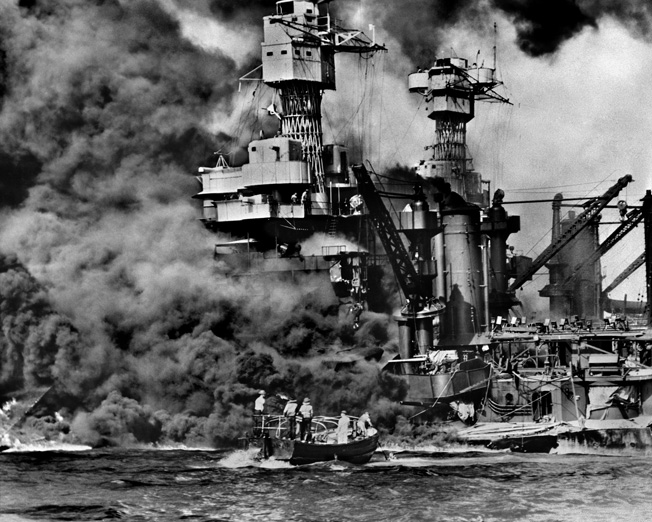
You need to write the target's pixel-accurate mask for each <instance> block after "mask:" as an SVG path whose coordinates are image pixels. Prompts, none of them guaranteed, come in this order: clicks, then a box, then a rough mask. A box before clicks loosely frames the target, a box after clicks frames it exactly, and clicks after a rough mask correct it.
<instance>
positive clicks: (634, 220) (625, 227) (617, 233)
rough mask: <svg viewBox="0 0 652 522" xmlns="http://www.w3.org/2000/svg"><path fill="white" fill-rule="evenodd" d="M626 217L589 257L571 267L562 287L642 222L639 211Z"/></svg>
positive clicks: (636, 210)
mask: <svg viewBox="0 0 652 522" xmlns="http://www.w3.org/2000/svg"><path fill="white" fill-rule="evenodd" d="M628 217H629V219H628V220H627V221H625V222H623V223H621V225H620V226H619V227H618V228H617V229H616V230H614V231H613V232H612V233H611V235H610V236H609V237H608V238H607V239H605V240H604V241H603V242H602V243H600V246H599V247H598V248H596V249H595V250H594V251H593V252H592V253H591V255H589V256H588V257H587V258H586V259H584V260H583V261H582V262H581V263H578V264H577V265H575V267H573V272H572V274H571V275H569V276H568V277H567V278H566V279H565V280H564V281H563V282H562V283H561V286H562V287H566V286H567V285H569V284H570V283H571V282H572V281H573V279H575V278H576V277H577V274H579V273H580V272H581V270H582V269H583V268H585V267H587V266H590V265H592V264H593V263H595V262H596V261H597V260H598V259H600V258H601V257H602V256H603V255H604V254H606V253H607V252H608V251H609V250H611V248H612V247H613V246H615V245H616V243H618V241H620V240H621V239H622V238H623V237H625V236H626V235H627V234H628V233H629V232H631V231H632V230H634V228H636V226H637V225H638V224H639V223H640V222H641V221H643V212H642V211H641V210H640V209H638V208H635V209H633V210H632V211H631V212H630V213H629V216H628ZM639 266H640V265H639ZM637 268H638V267H637ZM628 275H629V274H628Z"/></svg>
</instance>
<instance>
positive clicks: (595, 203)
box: [509, 174, 632, 292]
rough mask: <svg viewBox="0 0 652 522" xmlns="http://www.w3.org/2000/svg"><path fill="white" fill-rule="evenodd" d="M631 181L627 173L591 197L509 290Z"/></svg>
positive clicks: (546, 260)
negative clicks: (586, 204) (602, 191)
mask: <svg viewBox="0 0 652 522" xmlns="http://www.w3.org/2000/svg"><path fill="white" fill-rule="evenodd" d="M630 181H632V176H630V175H629V174H628V175H627V176H623V177H622V178H620V179H619V180H618V182H617V183H616V184H615V185H613V186H612V187H610V188H609V189H608V190H607V191H606V192H605V193H604V194H603V195H602V196H600V197H598V198H595V199H593V200H592V201H591V202H590V203H589V205H588V207H587V208H586V210H585V211H584V212H582V213H581V214H580V215H579V216H577V218H575V220H574V221H573V222H572V224H571V225H570V226H569V227H568V229H567V230H566V231H565V232H564V233H563V234H561V235H560V236H559V238H558V239H557V240H556V241H555V242H553V243H550V245H548V247H547V248H546V249H545V250H544V251H543V252H541V254H540V255H539V257H537V258H536V259H535V260H534V261H533V262H532V266H531V267H530V269H529V270H527V271H526V272H524V273H523V274H521V275H519V276H518V277H517V278H516V280H515V281H514V282H513V283H512V284H511V285H510V287H509V291H511V292H513V291H515V290H518V289H519V288H520V287H522V286H523V284H524V283H525V282H526V281H528V280H529V279H530V278H531V277H532V276H533V275H534V274H535V273H536V272H537V271H538V270H539V269H540V268H541V267H542V266H544V265H545V264H546V263H547V262H548V261H550V260H551V259H552V257H553V256H555V255H556V254H557V253H558V252H559V251H560V250H561V249H562V248H564V247H565V246H566V245H567V244H568V243H569V242H570V240H571V239H573V238H574V237H575V236H577V234H579V233H580V232H581V231H582V230H583V229H584V228H585V227H586V226H587V225H588V224H589V223H590V222H591V221H592V220H593V219H595V218H596V217H597V215H598V214H599V213H600V212H601V211H602V209H604V207H606V206H607V205H608V204H609V202H610V201H611V200H612V199H613V198H615V197H616V196H617V195H618V193H619V192H620V191H621V190H622V189H623V188H625V187H626V186H627V185H628V184H629V182H630Z"/></svg>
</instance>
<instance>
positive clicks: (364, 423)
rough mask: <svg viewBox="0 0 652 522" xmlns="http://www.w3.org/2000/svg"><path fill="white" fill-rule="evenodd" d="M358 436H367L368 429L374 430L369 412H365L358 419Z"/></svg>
mask: <svg viewBox="0 0 652 522" xmlns="http://www.w3.org/2000/svg"><path fill="white" fill-rule="evenodd" d="M357 424H358V426H357V427H358V434H359V435H360V436H362V437H366V436H367V429H369V428H372V427H373V426H372V425H371V417H369V412H366V411H365V412H364V413H363V414H362V415H360V417H359V418H358V423H357Z"/></svg>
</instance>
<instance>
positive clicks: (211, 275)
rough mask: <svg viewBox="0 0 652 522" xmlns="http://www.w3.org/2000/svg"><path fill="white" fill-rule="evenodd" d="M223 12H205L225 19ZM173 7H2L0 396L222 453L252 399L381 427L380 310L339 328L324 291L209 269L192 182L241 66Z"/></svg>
mask: <svg viewBox="0 0 652 522" xmlns="http://www.w3.org/2000/svg"><path fill="white" fill-rule="evenodd" d="M196 5H199V3H197V4H196ZM228 5H229V4H228V3H213V4H210V5H209V4H204V7H206V6H208V7H211V8H212V9H209V11H211V12H213V13H214V14H213V16H217V15H219V16H225V17H227V18H229V20H231V21H232V22H233V23H236V21H237V20H238V19H239V18H238V13H237V12H235V11H233V10H229V7H228ZM261 5H262V4H261ZM179 6H182V7H183V3H182V2H179V3H178V4H176V7H175V4H174V3H172V2H164V1H160V2H157V1H154V0H129V1H128V2H120V1H117V0H114V1H111V0H108V1H100V0H98V1H91V2H89V1H87V0H83V1H82V0H66V1H54V0H52V1H50V0H37V1H31V2H21V3H20V4H19V5H17V4H16V3H15V2H9V1H3V2H2V3H1V4H0V54H1V55H2V64H3V68H2V76H1V79H2V90H1V92H2V98H1V99H0V103H1V105H0V108H1V113H0V152H1V153H2V156H1V157H0V160H1V162H2V163H1V165H2V166H4V167H6V168H3V169H2V172H1V173H0V176H1V177H0V183H2V184H3V185H4V186H7V187H13V188H14V189H13V190H12V191H8V194H7V195H5V196H4V197H5V200H4V203H5V207H4V212H3V215H2V219H1V221H0V226H1V227H2V243H1V244H2V247H3V251H4V252H5V253H6V254H5V257H4V261H3V266H2V267H0V279H1V280H2V283H3V284H2V291H1V293H0V309H1V310H2V318H3V335H2V337H1V338H0V341H1V342H2V344H1V345H0V347H1V357H0V393H2V394H3V395H7V394H9V393H10V392H13V391H15V390H17V389H19V388H20V387H30V386H35V385H39V386H43V385H45V386H47V385H50V384H53V385H54V387H53V391H52V392H51V393H49V394H47V396H46V397H45V398H44V400H43V401H42V402H41V404H40V408H41V411H40V413H41V414H42V415H43V414H46V413H50V414H54V412H55V411H57V410H59V411H60V412H63V413H64V418H65V419H66V422H68V423H69V424H70V425H71V427H72V432H74V433H75V434H76V435H77V436H78V437H80V438H81V439H82V440H84V441H86V442H90V443H93V444H102V443H107V442H110V443H115V442H118V443H128V442H133V441H134V440H139V441H153V440H163V439H167V440H175V441H197V442H198V443H199V442H202V441H203V442H213V441H217V440H225V439H233V438H235V437H237V436H239V435H241V434H242V431H243V430H244V429H245V428H246V426H247V422H248V419H249V416H248V413H249V411H250V409H251V405H252V401H253V399H254V398H255V394H256V392H257V390H258V389H260V388H264V389H266V390H267V391H268V393H269V394H270V395H272V396H273V395H274V394H275V393H284V394H292V395H296V396H297V398H302V397H304V396H310V397H311V398H312V400H313V403H314V404H315V408H316V411H317V412H318V413H333V412H335V411H337V410H338V409H339V408H341V407H344V406H346V407H347V408H349V409H352V410H353V411H355V410H356V409H358V410H359V409H362V408H366V407H367V406H368V405H371V410H370V411H371V412H372V414H376V416H377V417H378V416H379V415H385V414H390V415H391V414H392V413H391V412H392V411H393V407H392V406H390V405H389V404H390V401H396V400H399V399H400V398H401V397H402V394H404V393H405V389H404V386H403V385H402V384H401V383H400V381H397V380H396V379H395V378H393V377H392V376H391V375H381V374H380V373H379V371H378V368H379V365H378V360H379V358H380V357H381V356H382V354H383V350H382V348H386V349H388V350H389V351H390V352H391V351H392V350H393V349H394V348H395V347H394V341H393V340H392V334H390V333H389V332H391V331H392V327H391V324H390V320H389V318H388V317H387V316H386V315H381V314H373V313H365V314H363V317H362V325H361V327H360V329H359V330H357V331H354V330H353V329H352V327H351V321H346V320H341V318H340V313H341V311H340V310H338V303H337V300H336V299H335V298H334V294H333V292H332V289H331V288H330V286H329V285H328V283H327V281H322V280H319V279H318V280H315V279H313V278H310V277H300V276H299V277H297V278H296V279H294V280H292V281H282V280H278V281H277V280H274V279H270V278H266V279H265V281H264V282H262V281H261V282H256V281H250V282H236V281H234V280H231V279H228V278H226V277H225V276H224V273H223V272H222V271H221V268H222V267H221V266H220V265H219V264H216V263H215V262H214V261H213V259H212V256H211V252H212V244H213V243H214V241H215V239H214V236H212V235H211V234H209V233H208V232H207V231H205V230H204V229H203V227H202V226H201V224H200V223H199V222H198V221H197V217H198V209H197V208H195V206H193V204H192V200H191V199H190V196H191V195H192V194H193V193H194V192H196V188H197V187H196V182H195V180H194V179H193V177H192V175H191V173H192V172H193V171H196V167H197V165H198V164H203V163H205V162H206V161H207V158H210V157H211V153H212V151H214V150H216V148H217V147H219V146H220V144H219V137H218V139H217V140H216V139H215V138H214V137H213V136H210V135H208V133H207V132H206V131H205V130H204V128H205V127H204V124H205V123H206V119H207V116H208V112H209V110H222V111H225V112H228V111H230V103H231V95H232V93H233V90H234V89H235V88H236V87H237V83H236V81H235V79H236V78H237V77H238V74H240V73H241V72H244V71H246V67H247V64H245V65H243V66H242V71H240V70H238V69H237V67H236V64H235V62H234V61H233V60H232V59H231V58H229V57H228V56H227V55H225V54H224V53H220V52H219V51H216V50H214V49H213V50H212V51H211V52H210V53H209V52H206V51H203V50H202V49H201V48H199V47H197V46H195V45H193V44H191V43H190V42H189V41H188V40H187V39H186V37H185V36H184V35H183V34H182V30H181V28H180V25H179V23H178V21H177V18H176V17H175V13H176V11H175V9H176V8H177V7H179ZM200 7H201V5H200ZM257 22H259V20H257ZM242 23H247V22H246V21H242ZM216 38H219V35H216ZM12 252H15V253H16V254H17V256H18V259H19V260H20V262H18V261H17V260H16V259H14V258H12V257H11V254H10V253H12ZM21 262H22V264H21ZM23 265H24V266H26V267H27V269H28V270H29V272H28V271H27V270H26V269H25V268H23ZM30 273H31V275H30ZM37 281H39V282H40V283H37ZM55 310H56V312H55ZM41 418H45V417H41ZM30 422H31V424H30ZM30 422H28V423H26V425H31V426H33V427H34V426H36V425H43V426H49V427H50V428H52V426H57V425H58V424H57V423H58V422H59V421H58V420H56V419H55V418H54V417H50V421H33V420H32V421H30ZM50 428H48V429H50Z"/></svg>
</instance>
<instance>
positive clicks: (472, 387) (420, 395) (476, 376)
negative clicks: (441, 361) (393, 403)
mask: <svg viewBox="0 0 652 522" xmlns="http://www.w3.org/2000/svg"><path fill="white" fill-rule="evenodd" d="M490 376H491V365H489V364H487V363H484V362H483V361H481V360H480V359H473V360H470V361H466V362H463V363H461V364H460V369H459V370H457V371H455V372H446V373H438V374H435V375H418V374H408V375H406V378H407V381H408V385H409V390H410V391H409V394H408V397H409V399H408V400H406V401H405V404H412V405H419V406H421V405H424V406H425V405H431V404H433V403H443V404H447V403H450V402H451V401H455V400H464V401H467V402H474V399H475V398H476V397H478V398H483V397H484V395H485V394H486V391H487V387H488V386H489V380H490Z"/></svg>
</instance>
